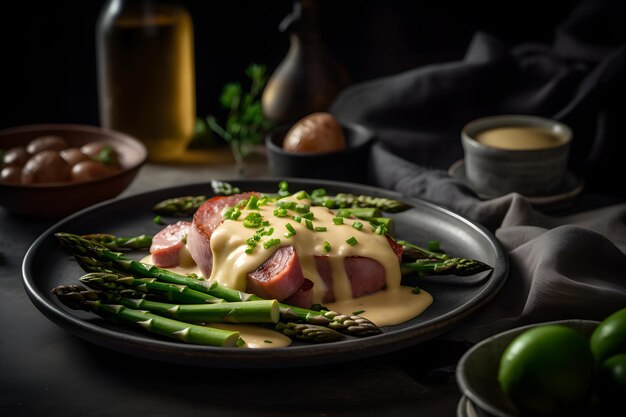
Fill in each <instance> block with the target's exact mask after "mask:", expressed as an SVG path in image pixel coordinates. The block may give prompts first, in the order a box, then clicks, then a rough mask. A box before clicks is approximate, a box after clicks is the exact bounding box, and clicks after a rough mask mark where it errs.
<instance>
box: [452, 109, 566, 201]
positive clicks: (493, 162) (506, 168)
mask: <svg viewBox="0 0 626 417" xmlns="http://www.w3.org/2000/svg"><path fill="white" fill-rule="evenodd" d="M507 127H508V128H510V127H533V128H541V129H544V130H546V131H548V132H550V133H552V134H554V135H555V136H556V137H558V138H560V143H559V145H558V146H553V147H549V148H539V149H502V148H496V147H493V146H488V145H485V144H483V143H481V142H479V141H477V140H476V139H475V138H476V136H477V135H478V134H479V133H481V132H484V131H487V130H489V129H494V128H507ZM461 140H462V145H463V150H464V152H465V169H466V176H467V179H468V181H469V182H470V183H471V185H472V188H474V189H475V190H476V191H477V192H478V193H482V194H488V195H494V196H500V195H504V194H508V193H511V192H517V193H520V194H522V195H525V196H542V195H546V194H548V193H551V192H553V191H554V190H555V189H557V188H558V187H559V186H560V185H561V183H562V182H563V180H564V178H565V174H566V173H567V164H568V157H569V148H570V142H571V140H572V131H571V129H570V128H569V127H568V126H566V125H564V124H563V123H560V122H557V121H555V120H551V119H546V118H543V117H537V116H526V115H500V116H490V117H483V118H480V119H476V120H474V121H472V122H469V123H468V124H466V125H465V126H464V128H463V130H462V131H461Z"/></svg>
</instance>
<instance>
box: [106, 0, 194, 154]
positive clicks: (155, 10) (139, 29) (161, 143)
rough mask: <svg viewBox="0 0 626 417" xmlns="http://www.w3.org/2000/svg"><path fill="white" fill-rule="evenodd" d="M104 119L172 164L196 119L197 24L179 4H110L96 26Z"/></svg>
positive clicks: (113, 0) (115, 0) (144, 0)
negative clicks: (194, 33) (194, 39)
mask: <svg viewBox="0 0 626 417" xmlns="http://www.w3.org/2000/svg"><path fill="white" fill-rule="evenodd" d="M96 42H97V45H96V46H97V54H98V55H97V60H98V90H99V91H98V93H99V101H100V119H101V124H102V125H103V126H104V127H107V128H111V129H115V130H119V131H122V132H126V133H128V134H130V135H133V136H135V137H137V138H138V139H140V140H142V141H143V142H144V143H145V145H146V147H147V148H148V158H149V160H151V161H154V162H172V161H175V160H177V159H178V158H179V157H180V156H181V155H182V154H183V153H184V151H185V149H186V147H187V145H188V144H189V141H190V140H191V138H192V136H193V132H194V123H195V118H196V114H195V113H196V102H195V100H196V99H195V70H194V52H193V48H194V44H193V23H192V20H191V17H190V15H189V13H188V11H187V10H186V9H185V8H184V7H182V6H180V5H177V4H176V3H173V2H163V1H151V0H109V1H108V2H107V3H106V4H105V6H104V8H103V10H102V12H101V14H100V16H99V19H98V23H97V28H96Z"/></svg>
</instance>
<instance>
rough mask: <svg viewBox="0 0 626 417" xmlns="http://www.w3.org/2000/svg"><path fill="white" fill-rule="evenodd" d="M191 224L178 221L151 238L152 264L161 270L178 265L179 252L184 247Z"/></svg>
mask: <svg viewBox="0 0 626 417" xmlns="http://www.w3.org/2000/svg"><path fill="white" fill-rule="evenodd" d="M190 228H191V222H187V221H179V222H176V223H173V224H170V225H168V226H166V227H165V228H164V229H162V230H161V231H160V232H159V233H157V234H156V235H154V237H153V238H152V244H151V245H150V254H151V255H152V263H153V264H154V265H156V266H158V267H161V268H172V267H175V266H178V265H179V264H180V250H181V249H183V247H184V246H185V239H186V238H187V235H188V234H189V230H190Z"/></svg>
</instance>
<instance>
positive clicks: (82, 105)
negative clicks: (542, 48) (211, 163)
mask: <svg viewBox="0 0 626 417" xmlns="http://www.w3.org/2000/svg"><path fill="white" fill-rule="evenodd" d="M104 3H105V2H104V1H96V0H94V1H69V0H64V1H28V0H9V1H4V2H2V8H1V11H0V13H1V15H2V17H3V18H2V22H3V23H2V25H0V56H1V57H2V59H1V61H0V74H1V78H0V80H1V88H2V90H1V96H2V100H1V102H2V104H0V106H1V107H0V128H5V127H11V126H17V125H22V124H28V123H49V122H69V123H88V124H98V123H99V120H98V103H97V85H96V62H95V59H96V58H95V53H96V52H95V25H96V19H97V16H98V14H99V12H100V10H101V9H102V6H103V5H104ZM180 3H182V4H184V5H186V6H187V8H188V10H189V11H190V13H191V15H192V18H193V22H194V29H195V50H196V51H195V52H196V55H195V59H196V88H197V112H198V115H206V114H208V113H211V112H213V111H215V109H216V108H217V106H218V101H217V99H218V96H219V92H220V91H221V87H222V85H223V84H224V83H226V82H229V81H237V80H240V79H241V78H242V77H243V70H244V69H245V68H246V66H247V65H248V64H249V63H251V62H256V63H260V64H265V65H266V66H267V67H268V69H269V70H270V71H271V70H273V69H274V68H275V67H276V66H277V65H278V64H279V63H280V61H281V60H282V59H283V57H284V56H285V54H286V52H287V49H288V47H289V42H288V38H287V36H286V35H285V34H283V33H280V32H279V30H278V26H279V24H280V22H281V20H282V19H283V17H284V16H285V15H286V14H288V13H289V12H290V10H291V7H292V3H291V1H286V0H264V1H259V0H257V1H252V0H248V1H244V0H231V1H220V2H213V1H193V0H188V1H181V2H180ZM577 3H578V2H576V1H564V0H550V1H543V2H535V1H531V2H519V1H518V2H495V3H494V2H486V1H473V2H453V1H448V0H439V1H398V0H387V1H384V0H361V1H357V0H343V1H329V0H322V2H321V30H322V33H323V36H324V39H325V40H326V43H327V45H328V47H329V49H330V51H331V53H332V54H333V55H334V57H335V58H336V59H337V60H338V61H340V62H341V63H343V64H344V66H345V67H346V68H347V69H348V72H349V75H350V78H351V80H352V82H359V81H364V80H367V79H372V78H377V77H382V76H386V75H391V74H395V73H398V72H401V71H403V70H407V69H410V68H415V67H417V66H422V65H427V64H430V63H440V62H446V61H451V60H458V59H461V58H462V57H463V55H464V53H465V50H466V48H467V46H468V44H469V42H470V40H471V38H472V36H473V35H474V33H476V31H479V30H481V31H486V32H489V33H491V34H493V35H495V36H497V37H498V38H500V39H501V40H502V41H504V42H505V43H506V44H508V45H511V46H514V45H516V44H518V43H522V42H530V41H533V42H542V43H548V44H549V43H551V42H552V38H553V35H554V29H555V28H556V26H557V25H558V24H559V23H560V22H562V21H563V20H564V19H565V17H567V15H568V14H569V12H570V11H571V10H572V9H573V7H574V6H575V5H576V4H577Z"/></svg>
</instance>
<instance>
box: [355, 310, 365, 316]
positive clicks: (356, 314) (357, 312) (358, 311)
mask: <svg viewBox="0 0 626 417" xmlns="http://www.w3.org/2000/svg"><path fill="white" fill-rule="evenodd" d="M363 313H365V310H357V311H353V312H352V315H353V316H358V315H359V314H363Z"/></svg>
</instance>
